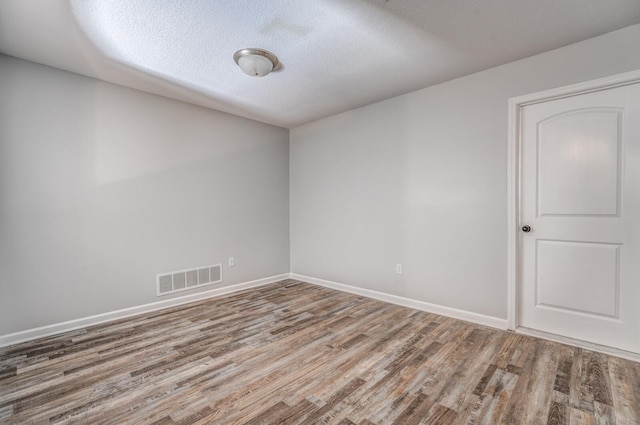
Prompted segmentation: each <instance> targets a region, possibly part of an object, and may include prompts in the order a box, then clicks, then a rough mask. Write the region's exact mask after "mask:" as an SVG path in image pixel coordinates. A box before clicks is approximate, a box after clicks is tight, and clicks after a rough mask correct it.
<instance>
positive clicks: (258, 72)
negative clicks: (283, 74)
mask: <svg viewBox="0 0 640 425" xmlns="http://www.w3.org/2000/svg"><path fill="white" fill-rule="evenodd" d="M233 60H235V61H236V63H237V64H238V66H239V67H240V69H242V71H243V72H244V73H245V74H247V75H250V76H252V77H264V76H265V75H267V74H268V73H270V72H271V71H275V70H277V69H278V68H279V65H280V62H278V58H277V57H276V55H274V54H273V53H271V52H267V51H266V50H262V49H251V48H249V49H240V50H238V51H237V52H235V53H234V54H233Z"/></svg>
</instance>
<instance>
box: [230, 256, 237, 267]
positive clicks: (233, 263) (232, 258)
mask: <svg viewBox="0 0 640 425" xmlns="http://www.w3.org/2000/svg"><path fill="white" fill-rule="evenodd" d="M228 264H229V267H233V266H235V265H236V259H235V257H229V263H228Z"/></svg>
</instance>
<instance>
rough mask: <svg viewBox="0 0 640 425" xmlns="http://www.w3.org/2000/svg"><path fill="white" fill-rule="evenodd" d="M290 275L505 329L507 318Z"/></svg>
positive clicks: (299, 275) (382, 299) (326, 285)
mask: <svg viewBox="0 0 640 425" xmlns="http://www.w3.org/2000/svg"><path fill="white" fill-rule="evenodd" d="M290 276H291V279H296V280H301V281H303V282H308V283H312V284H314V285H319V286H324V287H326V288H331V289H337V290H338V291H343V292H349V293H351V294H356V295H362V296H363V297H368V298H374V299H376V300H380V301H385V302H388V303H391V304H396V305H401V306H403V307H409V308H413V309H416V310H421V311H426V312H428V313H435V314H439V315H441V316H447V317H452V318H454V319H460V320H465V321H467V322H472V323H477V324H479V325H484V326H489V327H492V328H497V329H502V330H506V329H507V319H500V318H498V317H493V316H486V315H484V314H479V313H473V312H470V311H465V310H458V309H457V308H452V307H446V306H443V305H438V304H431V303H428V302H424V301H418V300H414V299H411V298H405V297H401V296H398V295H392V294H388V293H385V292H378V291H373V290H371V289H364V288H358V287H357V286H351V285H345V284H344V283H338V282H332V281H329V280H324V279H318V278H315V277H311V276H305V275H301V274H297V273H291V274H290Z"/></svg>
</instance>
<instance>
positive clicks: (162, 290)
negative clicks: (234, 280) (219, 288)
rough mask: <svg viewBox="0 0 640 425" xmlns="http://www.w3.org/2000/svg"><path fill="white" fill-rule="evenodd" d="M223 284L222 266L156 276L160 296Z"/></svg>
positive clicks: (217, 265) (215, 265)
mask: <svg viewBox="0 0 640 425" xmlns="http://www.w3.org/2000/svg"><path fill="white" fill-rule="evenodd" d="M221 282H222V264H214V265H212V266H202V267H196V268H195V269H188V270H178V271H175V272H168V273H162V274H159V275H157V276H156V289H157V295H158V296H160V295H167V294H171V293H173V292H179V291H185V290H187V289H193V288H196V287H199V286H204V285H213V284H214V283H221Z"/></svg>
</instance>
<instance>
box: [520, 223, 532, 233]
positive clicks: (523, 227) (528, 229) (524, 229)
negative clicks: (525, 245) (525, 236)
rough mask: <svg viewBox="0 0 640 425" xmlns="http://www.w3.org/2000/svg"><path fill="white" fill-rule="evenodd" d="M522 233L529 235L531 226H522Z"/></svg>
mask: <svg viewBox="0 0 640 425" xmlns="http://www.w3.org/2000/svg"><path fill="white" fill-rule="evenodd" d="M522 231H523V232H525V233H529V232H530V231H531V226H527V225H524V226H522Z"/></svg>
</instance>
